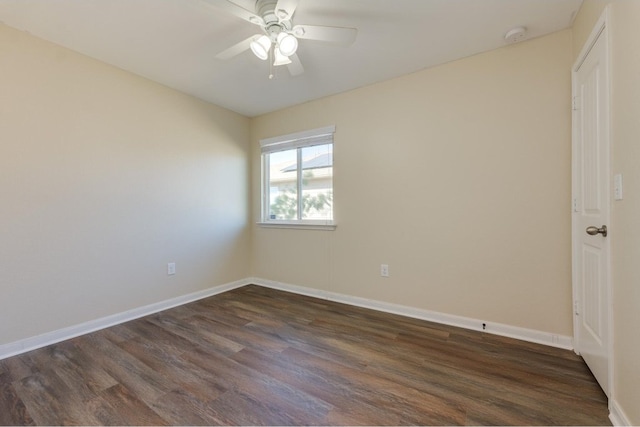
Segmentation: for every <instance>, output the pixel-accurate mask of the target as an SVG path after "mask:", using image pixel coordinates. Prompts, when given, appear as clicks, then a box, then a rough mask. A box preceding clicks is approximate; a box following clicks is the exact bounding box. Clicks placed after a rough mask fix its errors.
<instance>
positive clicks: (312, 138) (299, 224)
mask: <svg viewBox="0 0 640 427" xmlns="http://www.w3.org/2000/svg"><path fill="white" fill-rule="evenodd" d="M335 131H336V127H335V126H334V125H332V126H325V127H322V128H318V129H312V130H308V131H303V132H297V133H292V134H288V135H282V136H276V137H273V138H267V139H262V140H260V157H261V167H262V185H261V191H260V193H261V201H260V206H261V208H260V217H261V219H260V222H259V223H258V224H259V225H261V226H263V227H274V228H302V229H318V230H334V229H335V228H336V224H335V216H334V219H333V220H302V219H297V220H286V221H283V220H272V219H269V203H268V200H269V170H270V168H269V156H265V154H271V153H276V152H278V151H286V150H293V149H298V148H305V147H313V146H315V145H325V144H332V145H333V144H334V138H333V135H334V133H335ZM299 153H300V151H298V155H299ZM301 166H302V165H301V159H300V158H298V168H300V167H301ZM299 172H300V171H299ZM298 176H299V177H300V176H302V175H301V174H300V173H299V174H298ZM300 185H301V183H300V180H298V187H300ZM298 190H299V192H298V194H301V193H300V190H301V188H298ZM332 209H333V206H332ZM298 210H300V206H299V207H298ZM334 214H335V212H334ZM332 216H333V215H332Z"/></svg>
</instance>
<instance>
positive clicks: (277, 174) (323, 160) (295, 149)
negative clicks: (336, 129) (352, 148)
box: [263, 131, 333, 224]
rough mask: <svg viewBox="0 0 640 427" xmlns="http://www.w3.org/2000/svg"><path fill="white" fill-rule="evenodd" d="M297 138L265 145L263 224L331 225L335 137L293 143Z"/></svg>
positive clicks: (307, 138) (298, 140)
mask: <svg viewBox="0 0 640 427" xmlns="http://www.w3.org/2000/svg"><path fill="white" fill-rule="evenodd" d="M312 132H313V131H312ZM325 132H326V131H325ZM305 135H307V133H305ZM294 136H295V135H289V136H288V138H287V137H282V138H283V139H285V142H283V143H278V142H275V143H274V142H273V140H269V141H271V144H265V143H263V175H264V194H263V217H264V218H263V222H270V221H272V222H291V223H300V222H305V223H323V224H329V223H331V222H332V221H333V133H331V134H330V135H320V136H318V135H316V136H311V137H309V136H307V137H302V138H299V139H295V138H294V139H291V138H292V137H294Z"/></svg>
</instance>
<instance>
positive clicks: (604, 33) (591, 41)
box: [571, 6, 615, 410]
mask: <svg viewBox="0 0 640 427" xmlns="http://www.w3.org/2000/svg"><path fill="white" fill-rule="evenodd" d="M610 22H611V21H610V6H607V7H606V8H605V10H604V12H603V13H602V15H601V16H600V18H599V19H598V21H597V23H596V25H595V27H594V28H593V30H592V32H591V34H590V36H589V38H588V39H587V42H586V43H585V45H584V47H583V48H582V50H581V52H580V55H579V56H578V58H577V60H576V62H575V64H574V65H573V68H572V99H573V103H572V105H574V111H573V122H572V130H573V132H572V201H571V211H572V272H573V279H572V284H573V325H574V328H573V331H574V332H573V333H574V337H573V339H574V346H575V351H576V353H579V351H580V348H579V343H580V337H579V331H580V327H579V322H580V319H579V316H578V315H577V311H578V308H579V307H578V304H579V301H580V295H579V292H580V286H579V284H578V283H577V277H578V274H577V268H578V261H577V260H578V258H577V256H578V251H579V242H580V240H579V239H580V237H581V236H582V234H583V233H584V230H583V229H582V228H581V227H579V226H578V221H577V216H576V211H577V210H579V206H577V205H576V203H581V201H580V198H579V194H578V189H577V185H576V183H577V182H578V178H577V176H576V171H577V170H578V168H577V162H578V159H577V156H576V152H577V134H578V132H577V121H576V114H577V111H575V105H576V101H575V100H576V96H577V95H578V88H577V81H576V80H577V79H576V74H577V71H578V70H579V69H580V67H581V66H582V64H583V63H584V61H585V59H586V58H587V55H588V54H589V53H590V51H591V49H592V48H593V46H594V45H595V43H596V42H597V41H598V39H599V38H600V37H604V39H603V41H604V45H605V50H606V54H605V56H606V58H605V67H606V69H607V75H608V82H607V85H606V87H605V88H604V90H605V91H606V96H607V99H609V111H608V116H607V120H606V122H607V123H606V126H607V129H606V135H607V140H608V141H607V143H608V146H609V156H608V163H609V171H611V170H612V169H611V166H612V165H611V143H612V138H611V128H610V123H611V108H610V106H611V105H610V100H611V93H612V91H611V50H610V44H609V42H610V34H609V32H610V31H609V28H610V25H609V23H610ZM609 174H610V172H609ZM608 179H609V182H611V177H610V176H609V177H608ZM607 204H608V205H609V224H608V225H607V226H608V227H609V230H611V229H612V228H613V227H612V225H613V224H612V223H611V210H610V206H611V200H610V199H608V200H607ZM612 238H615V235H614V233H611V234H610V235H609V237H607V239H608V240H607V244H608V245H609V259H608V266H609V267H608V269H607V270H608V277H607V283H608V286H607V289H606V293H607V294H606V299H607V301H608V307H609V309H608V330H607V331H608V332H607V333H608V335H609V337H608V338H609V339H608V342H607V346H606V351H607V356H608V384H607V388H608V390H609V396H608V397H609V406H611V402H613V400H614V398H613V390H614V388H613V385H614V384H613V373H614V372H613V339H614V336H613V292H612V288H613V282H612V274H611V250H610V248H611V239H612ZM609 409H610V410H611V407H610V408H609Z"/></svg>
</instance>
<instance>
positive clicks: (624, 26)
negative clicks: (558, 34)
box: [611, 1, 640, 425]
mask: <svg viewBox="0 0 640 427" xmlns="http://www.w3.org/2000/svg"><path fill="white" fill-rule="evenodd" d="M611 17H612V23H611V24H612V26H611V28H612V45H613V46H612V60H613V62H612V74H613V79H612V80H613V95H612V98H613V113H612V131H613V135H612V140H613V173H614V174H619V173H620V174H622V175H623V178H624V195H625V199H624V200H623V201H619V202H614V203H613V217H612V229H613V230H612V231H613V232H612V246H613V249H612V252H613V255H612V259H613V266H612V267H613V284H614V288H613V294H614V295H613V305H614V366H615V368H614V387H615V388H614V390H615V391H614V399H615V400H616V401H617V403H618V404H619V405H620V407H621V408H622V409H623V410H624V412H625V413H626V415H627V417H628V418H629V421H630V422H631V423H632V424H634V425H640V405H638V403H640V362H639V357H638V356H639V355H640V333H638V326H640V264H639V263H638V260H640V197H639V196H640V2H639V1H617V2H615V3H614V4H613V7H612V15H611Z"/></svg>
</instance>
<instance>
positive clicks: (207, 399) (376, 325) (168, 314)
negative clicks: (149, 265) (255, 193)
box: [0, 286, 610, 425]
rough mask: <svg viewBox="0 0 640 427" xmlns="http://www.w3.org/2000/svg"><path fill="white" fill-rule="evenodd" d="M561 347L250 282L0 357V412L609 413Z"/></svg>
mask: <svg viewBox="0 0 640 427" xmlns="http://www.w3.org/2000/svg"><path fill="white" fill-rule="evenodd" d="M607 414H608V411H607V406H606V398H605V396H604V395H603V393H602V391H601V390H600V388H599V387H598V386H597V384H596V382H595V380H594V379H593V377H592V375H591V374H590V372H589V370H588V369H587V368H586V366H585V365H584V363H583V362H582V360H581V359H580V358H579V357H577V356H576V355H575V354H574V353H572V352H570V351H564V350H559V349H554V348H550V347H546V346H541V345H535V344H530V343H525V342H521V341H516V340H511V339H506V338H501V337H496V336H491V335H487V334H483V333H479V332H472V331H467V330H463V329H458V328H453V327H447V326H442V325H437V324H433V323H429V322H424V321H419V320H414V319H409V318H404V317H400V316H394V315H389V314H384V313H379V312H375V311H370V310H365V309H361V308H355V307H350V306H346V305H342V304H337V303H332V302H327V301H324V300H318V299H313V298H308V297H303V296H299V295H294V294H290V293H285V292H280V291H275V290H271V289H266V288H261V287H258V286H247V287H244V288H241V289H237V290H235V291H231V292H227V293H225V294H221V295H217V296H214V297H211V298H208V299H205V300H202V301H199V302H196V303H192V304H189V305H185V306H182V307H178V308H175V309H171V310H168V311H165V312H162V313H158V314H155V315H152V316H148V317H145V318H143V319H139V320H135V321H132V322H129V323H126V324H122V325H119V326H116V327H112V328H109V329H106V330H102V331H99V332H95V333H92V334H89V335H85V336H83V337H79V338H75V339H72V340H69V341H66V342H63V343H60V344H55V345H52V346H49V347H46V348H43V349H39V350H35V351H32V352H29V353H25V354H23V355H20V356H16V357H12V358H9V359H5V360H3V361H0V424H18V425H20V424H35V425H60V424H82V425H96V424H103V425H104V424H108V425H164V424H173V425H177V424H179V425H203V424H206V425H215V424H225V425H292V424H293V425H320V424H323V425H364V424H366V425H408V424H413V425H415V424H418V425H465V424H467V425H469V424H473V425H495V424H499V425H605V424H608V425H610V424H609V420H608V418H607Z"/></svg>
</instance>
